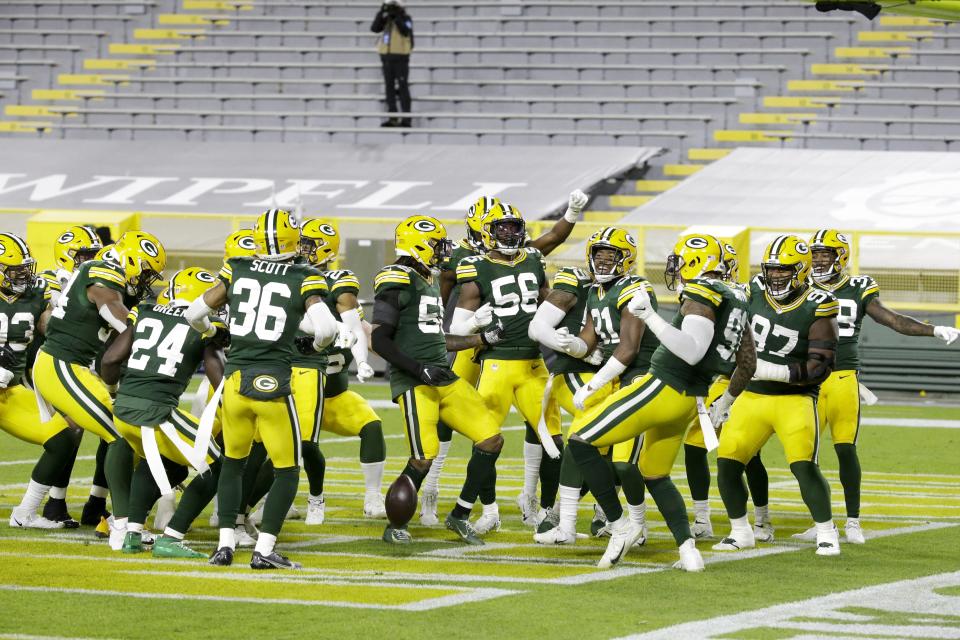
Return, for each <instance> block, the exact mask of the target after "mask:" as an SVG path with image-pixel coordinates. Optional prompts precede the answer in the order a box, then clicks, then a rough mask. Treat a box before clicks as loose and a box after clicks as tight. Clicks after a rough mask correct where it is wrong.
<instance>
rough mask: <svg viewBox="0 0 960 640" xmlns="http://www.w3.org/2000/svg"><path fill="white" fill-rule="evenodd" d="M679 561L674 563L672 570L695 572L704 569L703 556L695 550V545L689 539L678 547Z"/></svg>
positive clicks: (691, 539)
mask: <svg viewBox="0 0 960 640" xmlns="http://www.w3.org/2000/svg"><path fill="white" fill-rule="evenodd" d="M679 551H680V559H679V560H677V562H675V563H674V565H673V568H674V569H683V570H684V571H690V572H697V571H703V570H704V569H705V568H706V567H705V566H704V564H703V556H702V555H700V551H699V550H698V549H697V544H696V542H694V540H693V538H690V539H689V540H687V541H686V542H684V543H683V544H682V545H680V549H679Z"/></svg>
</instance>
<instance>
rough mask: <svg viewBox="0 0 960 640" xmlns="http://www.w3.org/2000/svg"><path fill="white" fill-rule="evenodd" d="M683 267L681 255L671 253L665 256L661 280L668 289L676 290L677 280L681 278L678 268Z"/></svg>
mask: <svg viewBox="0 0 960 640" xmlns="http://www.w3.org/2000/svg"><path fill="white" fill-rule="evenodd" d="M682 268H683V256H680V255H677V254H676V253H671V254H670V255H668V256H667V266H666V267H664V269H663V281H664V282H665V283H666V284H667V289H668V290H670V291H676V290H677V282H678V281H680V280H681V278H680V269H682Z"/></svg>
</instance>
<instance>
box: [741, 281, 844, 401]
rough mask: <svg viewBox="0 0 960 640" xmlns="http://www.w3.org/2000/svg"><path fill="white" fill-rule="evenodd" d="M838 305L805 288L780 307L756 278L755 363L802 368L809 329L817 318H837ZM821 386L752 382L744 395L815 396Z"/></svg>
mask: <svg viewBox="0 0 960 640" xmlns="http://www.w3.org/2000/svg"><path fill="white" fill-rule="evenodd" d="M839 310H840V305H839V304H838V303H837V299H836V298H835V297H833V294H832V293H829V292H827V291H822V290H820V289H814V288H812V287H804V289H802V290H801V291H799V292H798V293H796V294H795V297H794V299H793V300H792V301H790V302H787V303H782V304H781V303H780V302H778V301H776V300H774V299H773V298H771V297H770V296H769V295H767V292H766V289H765V287H764V286H763V281H762V280H761V279H760V277H759V276H757V277H756V278H754V279H753V280H752V281H751V282H750V325H751V327H752V329H753V340H754V342H755V343H756V345H757V359H758V360H764V361H766V362H772V363H773V364H785V365H790V364H794V363H798V364H803V363H805V362H806V361H807V350H808V344H809V339H808V337H807V336H808V335H809V332H810V327H811V326H812V325H813V323H814V322H816V321H817V320H819V319H820V318H836V317H837V313H838V312H839ZM819 390H820V385H818V384H812V385H796V384H788V383H786V382H773V381H770V380H754V381H752V382H750V384H748V385H747V391H752V392H754V393H762V394H765V395H787V394H807V395H814V396H815V395H816V394H817V393H818V391H819Z"/></svg>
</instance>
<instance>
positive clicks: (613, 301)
mask: <svg viewBox="0 0 960 640" xmlns="http://www.w3.org/2000/svg"><path fill="white" fill-rule="evenodd" d="M641 288H643V289H646V290H647V293H649V294H650V301H651V302H652V303H653V308H654V309H657V308H658V306H657V296H656V294H655V293H654V292H653V286H652V285H651V284H650V283H649V282H648V281H647V280H646V278H641V277H640V276H623V277H622V278H619V279H617V280H615V281H614V282H607V283H605V284H602V283H599V282H597V283H595V284H594V285H593V286H592V287H590V292H589V294H588V296H587V313H589V314H590V318H591V319H592V320H593V330H594V332H595V333H596V334H597V337H599V338H600V341H601V348H602V350H603V359H604V360H605V361H606V360H609V359H610V358H612V357H613V352H614V351H615V350H616V348H617V346H618V345H619V344H620V320H621V318H622V317H623V315H622V314H623V308H624V307H625V306H626V305H627V303H628V302H630V301H631V300H632V299H633V296H634V294H635V293H636V292H637V291H638V290H640V289H641ZM628 313H629V312H628ZM639 346H640V348H639V349H638V350H637V355H636V356H635V357H634V359H633V362H631V363H630V364H629V365H627V369H626V371H624V372H623V376H621V378H622V379H623V380H632V379H633V378H635V377H636V376H637V375H639V374H642V373H646V372H647V370H648V369H649V368H650V359H651V358H652V357H653V352H654V351H655V350H656V349H657V347H659V346H660V341H659V340H658V339H657V336H655V335H653V332H652V331H644V332H643V336H642V338H641V339H640V345H639Z"/></svg>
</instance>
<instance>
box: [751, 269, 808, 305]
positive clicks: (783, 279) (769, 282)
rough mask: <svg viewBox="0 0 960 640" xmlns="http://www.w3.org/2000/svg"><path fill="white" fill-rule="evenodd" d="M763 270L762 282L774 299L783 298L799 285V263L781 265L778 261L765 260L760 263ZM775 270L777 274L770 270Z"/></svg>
mask: <svg viewBox="0 0 960 640" xmlns="http://www.w3.org/2000/svg"><path fill="white" fill-rule="evenodd" d="M760 268H761V270H762V271H763V284H764V287H765V288H766V290H767V293H768V294H769V295H770V297H771V298H773V299H774V300H783V299H785V298H787V297H788V296H790V294H791V293H793V292H794V291H795V290H796V289H798V288H799V287H800V285H801V283H800V280H799V278H798V277H797V275H798V273H799V271H800V265H782V264H780V263H778V262H765V263H764V264H762V265H760ZM774 271H776V272H777V275H773V273H772V272H774Z"/></svg>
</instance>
